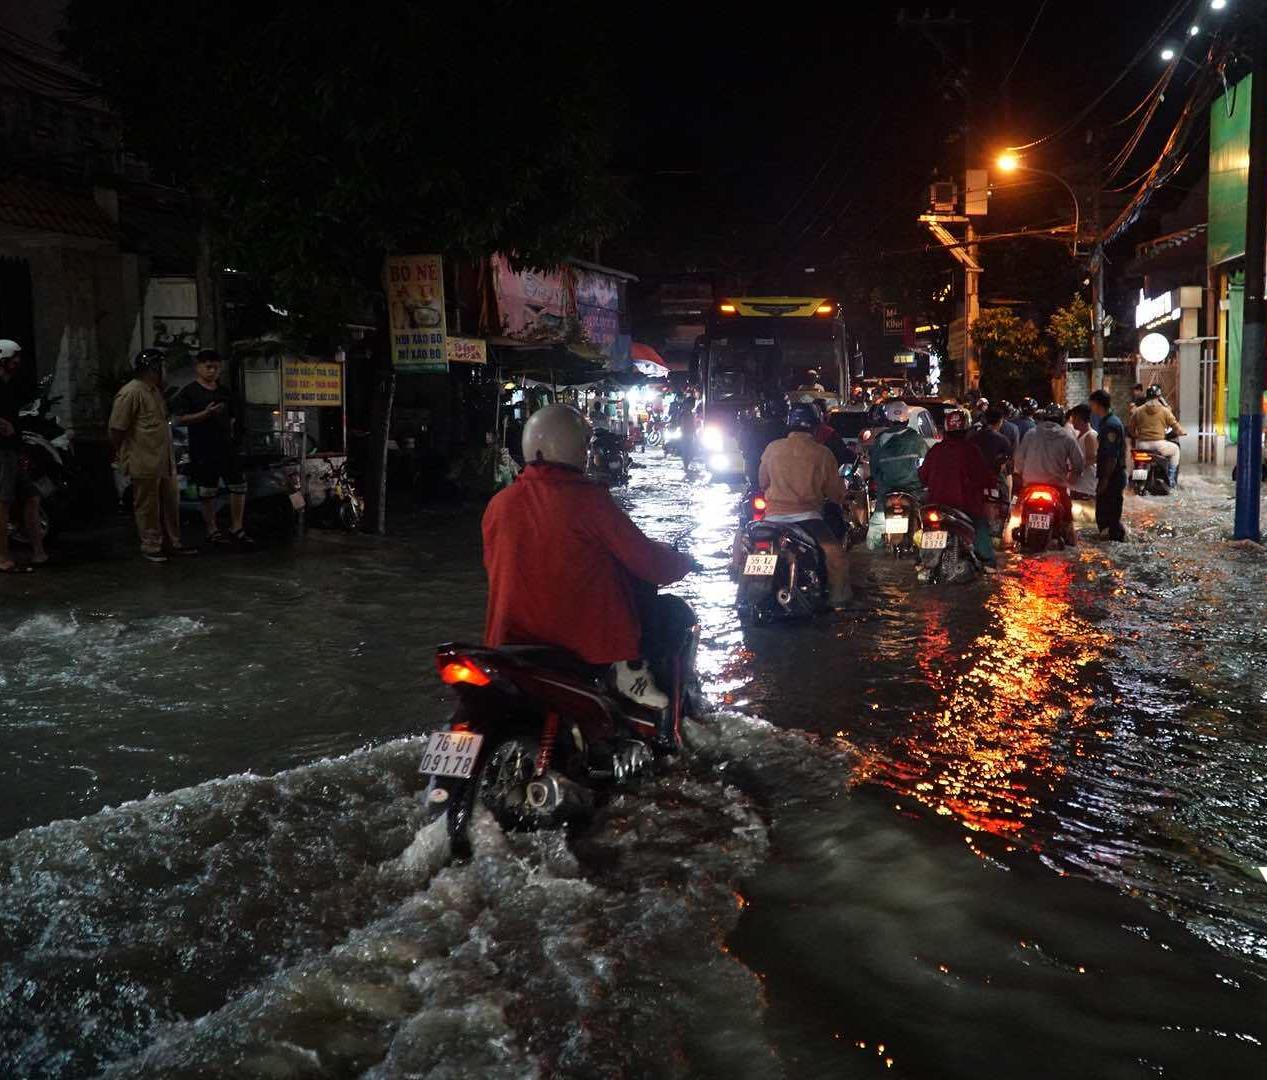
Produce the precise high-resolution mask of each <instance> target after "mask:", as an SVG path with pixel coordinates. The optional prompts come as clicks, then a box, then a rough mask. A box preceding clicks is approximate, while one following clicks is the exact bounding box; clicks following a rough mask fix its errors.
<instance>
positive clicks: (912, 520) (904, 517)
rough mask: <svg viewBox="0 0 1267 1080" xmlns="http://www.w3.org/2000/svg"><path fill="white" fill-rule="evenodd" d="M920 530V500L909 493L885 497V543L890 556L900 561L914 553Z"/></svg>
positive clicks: (892, 494)
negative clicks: (916, 535) (917, 534)
mask: <svg viewBox="0 0 1267 1080" xmlns="http://www.w3.org/2000/svg"><path fill="white" fill-rule="evenodd" d="M919 528H920V504H919V499H917V498H916V497H915V496H914V495H912V494H911V493H910V492H909V491H891V492H889V494H888V495H886V496H885V497H884V543H885V547H886V548H887V549H888V551H889V554H891V555H892V556H894V558H898V559H900V558H902V557H903V556H906V555H909V554H911V553H912V552H914V551H915V547H916V543H915V540H916V537H915V534H916V533H917V532H918V531H919Z"/></svg>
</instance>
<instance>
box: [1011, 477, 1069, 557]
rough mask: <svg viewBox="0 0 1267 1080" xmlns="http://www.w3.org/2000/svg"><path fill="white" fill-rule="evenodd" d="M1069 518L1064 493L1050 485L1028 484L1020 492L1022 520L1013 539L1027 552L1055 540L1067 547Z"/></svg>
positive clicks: (1038, 548) (1045, 548)
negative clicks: (1066, 534) (1066, 535)
mask: <svg viewBox="0 0 1267 1080" xmlns="http://www.w3.org/2000/svg"><path fill="white" fill-rule="evenodd" d="M1068 528H1069V520H1068V516H1067V512H1066V510H1065V505H1064V500H1063V498H1062V493H1061V492H1060V491H1059V490H1058V489H1057V488H1054V487H1052V486H1051V485H1050V484H1028V485H1026V487H1025V489H1024V490H1023V491H1022V492H1021V523H1020V525H1019V526H1018V527H1017V528H1016V529H1015V530H1014V531H1013V534H1012V539H1013V540H1014V541H1015V542H1016V543H1017V544H1018V545H1019V546H1020V547H1021V548H1022V549H1023V550H1025V551H1028V552H1031V553H1035V552H1040V551H1046V550H1047V548H1048V547H1049V546H1050V544H1051V542H1052V540H1053V539H1055V541H1056V542H1057V543H1058V544H1059V545H1060V546H1061V547H1064V546H1065V533H1066V531H1067V529H1068Z"/></svg>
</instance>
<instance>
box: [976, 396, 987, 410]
mask: <svg viewBox="0 0 1267 1080" xmlns="http://www.w3.org/2000/svg"><path fill="white" fill-rule="evenodd" d="M975 407H976V408H978V409H980V410H982V411H985V410H986V409H988V408H989V407H990V399H989V398H988V397H979V398H977V404H976V406H975Z"/></svg>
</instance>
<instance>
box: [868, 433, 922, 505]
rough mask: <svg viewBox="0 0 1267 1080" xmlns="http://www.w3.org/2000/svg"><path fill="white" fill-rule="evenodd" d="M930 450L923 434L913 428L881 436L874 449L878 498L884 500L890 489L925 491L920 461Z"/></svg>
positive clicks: (873, 460) (872, 467) (873, 467)
mask: <svg viewBox="0 0 1267 1080" xmlns="http://www.w3.org/2000/svg"><path fill="white" fill-rule="evenodd" d="M927 452H928V444H927V443H925V442H924V437H923V436H922V435H920V434H919V432H917V431H915V430H913V429H912V428H909V427H907V428H902V429H901V430H900V431H886V432H884V433H883V434H882V435H880V436H879V438H877V439H876V442H875V446H873V447H872V448H871V479H872V480H874V481H875V484H876V494H877V497H878V499H879V500H880V501H883V500H884V497H885V496H886V495H887V494H888V493H889V492H890V491H910V492H915V493H919V492H920V491H922V490H923V488H924V485H923V484H922V483H921V482H920V478H919V463H920V462H921V461H922V460H923V459H924V455H925V454H926V453H927Z"/></svg>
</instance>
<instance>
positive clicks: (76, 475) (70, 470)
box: [9, 375, 86, 543]
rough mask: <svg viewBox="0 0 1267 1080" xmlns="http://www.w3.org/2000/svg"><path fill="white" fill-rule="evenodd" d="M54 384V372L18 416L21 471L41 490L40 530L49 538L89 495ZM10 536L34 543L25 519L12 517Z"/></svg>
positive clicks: (79, 510)
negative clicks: (52, 391)
mask: <svg viewBox="0 0 1267 1080" xmlns="http://www.w3.org/2000/svg"><path fill="white" fill-rule="evenodd" d="M51 385H52V376H51V375H49V376H45V377H44V378H43V379H41V380H40V382H39V392H38V394H37V396H36V397H34V398H33V399H31V401H30V402H28V403H27V405H26V406H25V407H24V408H23V409H22V410H21V412H20V413H19V416H18V432H19V434H20V435H21V437H22V449H21V451H20V452H19V454H18V470H19V472H20V473H21V474H22V475H23V476H25V477H26V478H27V479H28V480H29V481H30V482H31V484H32V485H33V486H34V487H35V489H36V490H37V491H38V492H39V495H40V530H41V532H42V534H43V538H44V539H45V540H48V539H50V538H51V537H52V535H53V534H54V533H55V532H56V531H57V530H58V529H60V528H62V527H63V526H64V525H65V524H67V522H68V521H70V520H71V519H72V518H73V517H74V515H75V514H76V513H79V512H81V511H82V510H83V509H84V505H83V502H84V497H85V495H86V486H85V480H84V473H83V470H82V468H81V467H80V465H79V463H78V461H77V460H76V458H75V452H74V449H73V447H72V446H71V441H70V434H69V432H67V430H66V429H65V428H64V427H63V426H62V424H61V421H59V420H58V419H57V416H56V415H55V414H54V412H53V410H54V408H56V406H57V405H58V404H59V403H60V402H61V398H60V397H52V396H50V395H49V388H50V386H51ZM19 516H20V515H14V517H19ZM9 535H10V538H11V539H14V540H17V541H19V542H20V543H29V542H30V538H29V537H28V536H27V535H26V528H25V525H24V524H23V523H22V522H21V521H16V520H13V519H11V520H10V522H9Z"/></svg>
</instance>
